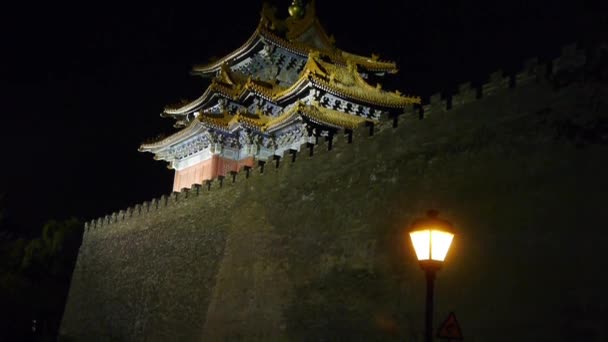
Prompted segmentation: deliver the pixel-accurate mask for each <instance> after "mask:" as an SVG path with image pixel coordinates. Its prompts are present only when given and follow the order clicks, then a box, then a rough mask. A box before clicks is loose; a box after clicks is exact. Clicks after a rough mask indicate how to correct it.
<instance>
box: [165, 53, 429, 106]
mask: <svg viewBox="0 0 608 342" xmlns="http://www.w3.org/2000/svg"><path fill="white" fill-rule="evenodd" d="M245 79H246V81H244V80H245ZM311 87H312V88H319V89H322V90H324V91H326V92H329V93H331V94H334V95H337V96H339V97H342V98H347V99H351V100H354V101H357V102H362V103H369V104H373V105H377V106H381V107H385V108H405V107H406V106H408V105H411V104H420V97H417V96H404V95H402V94H401V93H399V92H398V91H395V92H389V91H385V90H382V89H381V88H380V86H379V85H378V86H375V87H374V86H371V85H370V84H369V83H367V82H366V81H365V79H363V77H361V75H360V74H359V73H358V72H357V66H356V64H354V63H348V65H347V66H346V67H344V66H340V65H336V64H332V63H330V62H325V61H323V59H322V58H321V56H320V54H319V53H318V52H311V53H310V54H309V56H308V61H307V63H306V65H305V66H304V69H303V70H302V72H300V76H299V77H298V80H297V81H296V82H295V83H294V84H293V85H292V86H290V87H289V88H283V87H280V86H278V85H276V84H271V83H268V82H263V81H259V80H254V79H252V78H250V77H249V78H245V77H244V75H239V74H238V73H236V72H231V71H230V70H229V68H227V67H225V66H224V67H222V68H221V69H220V74H219V76H218V77H217V78H214V79H213V80H212V81H211V85H210V86H209V87H208V88H207V90H205V92H204V93H203V94H202V95H201V96H200V97H198V98H197V99H196V100H194V101H192V102H190V103H186V104H184V105H181V106H179V107H173V108H171V107H167V108H165V110H164V113H165V114H168V115H183V114H187V113H189V112H191V111H193V110H196V109H197V108H200V107H201V106H203V105H204V104H205V103H208V102H209V101H210V100H211V98H212V96H213V95H214V94H218V93H219V94H220V95H221V96H223V97H226V98H229V99H232V100H242V99H244V98H246V96H247V95H248V94H251V93H254V94H256V95H258V96H260V97H261V98H263V99H265V100H268V101H271V102H273V103H277V104H279V103H285V102H288V101H289V100H291V99H293V98H295V97H297V95H298V94H300V93H302V92H303V91H305V90H306V89H309V88H311Z"/></svg>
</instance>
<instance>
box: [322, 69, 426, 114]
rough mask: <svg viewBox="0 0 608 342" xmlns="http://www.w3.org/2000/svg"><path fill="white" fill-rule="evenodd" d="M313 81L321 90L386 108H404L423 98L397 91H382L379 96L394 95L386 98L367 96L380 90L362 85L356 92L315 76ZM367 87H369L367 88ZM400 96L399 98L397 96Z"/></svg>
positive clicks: (417, 102)
mask: <svg viewBox="0 0 608 342" xmlns="http://www.w3.org/2000/svg"><path fill="white" fill-rule="evenodd" d="M311 83H312V84H313V85H314V86H316V87H318V88H319V89H321V90H324V91H326V92H328V93H330V94H333V95H336V96H338V97H344V98H347V99H350V100H353V101H355V102H358V103H361V104H371V105H376V106H380V107H384V108H393V109H402V108H405V107H407V106H409V105H412V104H420V103H421V99H420V98H419V97H413V96H401V95H397V93H390V92H385V93H384V94H382V93H380V94H378V95H377V96H378V97H381V96H383V97H384V96H386V97H389V96H390V97H392V98H385V99H380V98H374V96H369V95H368V96H365V95H362V94H365V93H369V94H374V92H376V93H377V92H378V90H377V89H375V88H371V87H365V88H364V87H361V88H359V89H360V90H359V91H357V92H355V91H349V90H348V89H343V88H338V87H335V86H332V85H331V84H330V83H328V82H326V81H325V80H323V79H321V78H319V77H316V76H313V77H312V78H311ZM366 88H367V89H366ZM397 96H398V98H396V97H397Z"/></svg>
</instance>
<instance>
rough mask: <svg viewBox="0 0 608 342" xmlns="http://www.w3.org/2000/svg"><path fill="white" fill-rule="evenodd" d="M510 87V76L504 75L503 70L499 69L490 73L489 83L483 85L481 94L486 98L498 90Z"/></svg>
mask: <svg viewBox="0 0 608 342" xmlns="http://www.w3.org/2000/svg"><path fill="white" fill-rule="evenodd" d="M508 88H509V78H508V77H504V73H503V71H502V70H497V71H495V72H493V73H491V74H490V80H489V82H488V83H486V84H484V85H482V86H481V96H482V97H483V98H486V97H488V96H492V95H495V94H496V93H497V92H499V91H501V90H504V89H508Z"/></svg>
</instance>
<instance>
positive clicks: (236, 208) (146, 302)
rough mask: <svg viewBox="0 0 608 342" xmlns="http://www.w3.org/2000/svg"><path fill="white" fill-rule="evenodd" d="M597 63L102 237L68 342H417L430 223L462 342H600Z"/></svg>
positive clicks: (262, 171) (124, 221)
mask: <svg viewBox="0 0 608 342" xmlns="http://www.w3.org/2000/svg"><path fill="white" fill-rule="evenodd" d="M573 51H574V52H573ZM572 56H575V57H572ZM585 56H586V55H585V54H583V53H581V52H577V50H576V49H572V48H571V47H570V48H567V49H565V50H564V55H563V56H562V57H560V58H559V59H557V60H556V61H554V62H553V63H550V64H548V65H543V64H539V63H538V62H535V61H532V62H529V63H526V67H525V70H523V71H522V72H521V73H519V74H517V75H512V76H510V77H504V76H503V75H502V74H501V73H495V74H493V76H492V77H491V79H490V81H489V82H488V83H487V84H485V85H483V86H481V87H480V88H479V89H472V88H471V86H470V85H463V86H462V87H460V91H459V93H458V94H455V95H453V96H447V97H444V98H443V99H442V98H441V96H440V95H434V96H432V97H431V99H430V101H429V103H428V104H425V105H424V106H422V108H416V109H414V108H412V109H409V110H408V112H406V114H410V115H402V116H399V117H397V118H385V119H384V120H383V121H382V122H380V123H379V124H376V125H374V126H363V127H360V128H358V129H355V130H354V131H352V132H344V135H342V134H340V135H337V136H335V137H334V139H333V140H332V142H331V150H329V146H330V144H329V143H328V142H327V141H324V139H319V141H318V144H316V145H310V146H303V147H302V149H301V151H299V152H297V151H292V153H290V154H286V155H284V156H283V157H281V158H278V159H276V160H274V161H268V162H267V163H266V164H261V165H259V166H258V167H256V168H251V169H247V170H242V171H241V172H239V173H238V174H233V175H232V176H231V177H226V178H223V179H217V180H214V181H211V182H208V183H205V184H202V185H197V186H194V187H193V188H191V189H188V190H184V191H182V192H176V193H172V194H169V195H167V196H162V197H161V198H159V199H153V200H152V201H150V202H144V203H142V204H138V205H136V206H134V207H131V208H128V209H126V210H121V211H119V212H116V213H113V214H110V215H107V216H105V217H102V218H99V219H97V220H93V221H91V222H88V223H87V224H86V228H85V235H84V239H83V244H82V246H81V248H80V254H79V256H78V261H77V264H76V268H75V271H74V275H73V279H72V284H71V289H70V293H69V297H68V301H67V306H66V310H65V315H64V319H63V323H62V327H61V333H62V337H63V338H65V339H66V340H69V339H72V340H83V341H84V340H86V341H94V340H125V341H139V340H150V341H164V340H176V341H182V340H204V341H236V340H246V341H323V340H326V341H376V340H377V341H390V340H401V341H403V340H407V341H421V340H422V327H423V322H422V319H423V309H424V303H423V300H424V276H423V274H422V272H421V271H420V270H419V268H418V266H417V264H416V262H415V256H414V254H413V251H412V250H411V247H410V246H409V244H408V240H407V237H406V236H405V234H404V228H406V227H407V225H408V224H409V223H410V222H411V221H412V220H413V219H414V218H417V217H420V215H423V214H424V212H425V211H426V210H427V209H429V208H435V209H438V210H439V211H440V216H442V217H443V218H445V219H448V220H450V221H451V222H452V223H453V224H454V225H455V226H456V228H457V232H458V234H457V236H456V238H455V241H454V246H453V248H452V250H451V251H450V253H449V255H448V258H447V260H446V263H445V266H444V269H443V270H442V271H440V273H439V274H438V279H437V282H436V315H435V316H436V318H435V321H436V322H437V323H438V322H439V321H441V320H442V319H444V318H445V317H447V313H448V312H450V311H454V312H455V313H456V315H457V317H458V319H459V322H460V324H461V327H462V329H463V331H464V334H465V338H466V339H467V341H514V340H516V341H561V340H564V341H565V340H585V341H600V340H606V339H607V338H608V335H607V334H606V332H605V331H604V330H603V329H602V322H604V321H606V319H607V318H608V311H607V308H606V303H607V302H608V301H607V300H606V299H607V298H606V292H605V289H606V288H608V276H606V275H605V274H604V273H605V272H601V270H603V269H606V268H607V267H608V261H607V260H608V259H606V258H604V257H602V253H601V246H602V245H604V244H606V243H607V242H608V233H607V232H606V231H607V230H606V229H605V228H606V222H608V211H606V210H605V208H604V206H605V200H606V193H607V191H608V178H607V177H606V174H608V161H607V158H606V156H607V155H608V147H607V145H608V134H607V133H606V131H607V129H606V127H607V126H608V124H607V122H608V106H607V101H606V98H608V96H607V95H608V87H607V86H606V83H605V81H604V83H601V82H597V81H589V80H587V79H586V75H588V73H587V71H586V70H587V69H586V68H588V67H590V65H591V64H590V63H585ZM566 57H568V58H569V59H568V58H566ZM565 60H566V61H567V60H569V62H564V61H565ZM564 75H565V76H564ZM421 118H423V119H424V120H420V119H421Z"/></svg>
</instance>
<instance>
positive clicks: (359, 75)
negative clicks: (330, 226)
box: [140, 0, 420, 191]
mask: <svg viewBox="0 0 608 342" xmlns="http://www.w3.org/2000/svg"><path fill="white" fill-rule="evenodd" d="M275 12H276V11H275V9H274V8H271V7H269V6H268V5H264V7H263V9H262V13H261V19H260V23H259V25H258V27H257V29H256V30H255V31H254V33H253V35H252V36H251V37H250V38H249V39H248V40H247V41H246V42H245V43H244V44H243V45H242V46H241V47H240V48H238V49H236V50H234V51H233V52H231V53H229V54H228V55H226V56H224V57H223V58H220V59H219V60H217V61H215V62H213V63H210V64H207V65H201V66H195V67H194V68H193V71H192V73H193V74H195V75H199V76H202V77H207V78H211V83H210V85H209V87H208V88H207V89H206V90H205V92H204V93H203V94H202V95H201V96H199V97H198V98H197V99H195V100H193V101H191V102H188V103H183V104H180V105H178V106H172V107H167V108H165V110H164V111H163V113H162V114H161V116H163V117H170V118H173V119H175V120H176V124H175V125H176V127H179V128H181V130H180V131H178V132H176V133H175V134H173V135H171V136H169V137H166V138H164V139H162V140H159V141H156V142H153V143H146V144H143V145H141V147H140V151H143V152H151V153H153V154H154V155H155V157H154V158H155V159H159V160H165V161H167V162H169V167H170V168H173V169H175V180H174V184H173V190H174V191H180V190H181V189H182V188H190V187H191V186H192V185H193V184H202V183H203V182H204V181H205V180H209V179H214V178H216V177H218V176H226V175H228V174H229V173H230V172H238V171H239V170H240V169H242V168H244V167H252V166H254V165H255V163H256V161H267V160H272V159H273V158H274V156H282V155H283V154H284V153H285V152H287V151H289V150H297V151H299V150H300V147H301V146H302V145H304V144H307V143H315V142H316V139H318V138H319V137H326V138H328V139H331V138H332V137H333V136H334V135H335V134H336V133H338V132H339V131H344V130H349V129H352V128H355V127H357V126H359V125H362V124H364V123H365V122H370V123H374V122H376V121H378V120H379V119H380V117H381V116H382V115H383V114H389V115H394V114H400V113H402V112H403V110H404V108H405V107H407V106H408V105H412V104H419V103H420V98H419V97H412V96H404V95H402V94H401V93H399V92H398V91H395V92H389V91H385V90H382V88H381V87H380V86H379V85H377V86H372V85H370V84H369V83H368V82H367V80H368V79H369V78H370V77H372V76H373V77H378V76H384V75H385V74H387V73H389V74H394V73H396V72H397V67H396V65H395V63H394V62H389V61H382V60H379V59H378V57H377V56H375V55H372V56H371V57H365V56H360V55H355V54H352V53H348V52H345V51H342V50H340V49H338V48H337V47H335V46H334V40H333V38H332V37H330V36H328V35H327V33H326V32H325V31H324V29H323V27H322V26H321V25H320V23H319V20H318V19H317V17H316V15H315V7H314V1H313V2H312V3H310V4H308V5H307V6H306V7H304V6H303V5H302V3H301V1H297V0H296V1H294V2H293V4H292V5H291V6H290V7H289V14H290V16H289V17H287V18H286V19H278V18H277V16H276V15H275Z"/></svg>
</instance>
